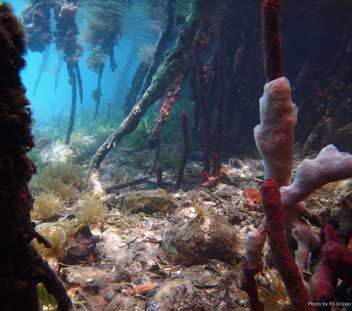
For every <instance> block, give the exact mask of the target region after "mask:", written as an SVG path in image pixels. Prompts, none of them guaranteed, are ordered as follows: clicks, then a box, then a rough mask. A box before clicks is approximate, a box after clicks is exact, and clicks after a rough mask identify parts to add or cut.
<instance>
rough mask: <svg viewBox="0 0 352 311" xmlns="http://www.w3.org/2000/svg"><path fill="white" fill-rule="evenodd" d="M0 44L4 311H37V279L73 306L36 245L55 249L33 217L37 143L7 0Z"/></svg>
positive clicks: (64, 309) (62, 309)
mask: <svg viewBox="0 0 352 311" xmlns="http://www.w3.org/2000/svg"><path fill="white" fill-rule="evenodd" d="M0 46H1V47H2V48H1V52H0V53H1V57H0V68H1V73H2V78H1V79H0V136H1V137H0V139H1V144H2V145H1V149H0V163H1V165H0V207H1V210H2V214H1V225H0V237H1V243H0V310H2V311H22V310H26V311H38V310H39V301H38V294H37V284H38V283H43V284H44V286H45V287H46V289H47V290H48V292H49V293H51V294H53V295H54V297H55V298H56V300H57V302H58V310H59V311H68V310H72V303H71V301H70V299H69V297H68V296H67V294H66V291H65V288H64V286H63V284H62V283H61V281H60V280H59V279H58V277H57V276H56V274H55V273H54V271H53V270H51V268H50V266H49V265H48V263H47V262H46V261H44V260H43V259H42V258H41V257H40V255H39V254H38V253H37V251H36V250H35V249H34V248H33V246H32V245H31V241H32V240H33V239H37V240H38V242H39V243H42V244H44V245H45V246H46V247H50V243H49V242H48V241H46V240H45V239H44V238H43V237H41V236H40V235H39V234H38V233H37V232H36V231H35V224H34V223H33V222H31V218H30V212H31V209H32V207H33V198H32V195H31V193H30V191H29V188H28V182H29V180H30V179H31V177H32V175H33V174H34V172H35V166H34V164H33V162H32V161H31V160H30V159H29V158H28V156H27V152H29V151H30V150H31V148H32V147H33V146H34V142H33V137H32V134H31V126H32V125H31V111H30V109H29V107H28V105H29V101H28V99H27V98H26V97H25V88H24V86H23V85H22V83H21V78H20V70H21V69H22V68H23V67H24V65H25V61H24V59H23V54H24V53H25V42H24V34H23V32H22V31H21V26H20V24H19V23H18V21H17V19H16V17H15V16H14V15H13V14H12V11H11V9H10V7H9V6H8V5H6V4H2V5H0Z"/></svg>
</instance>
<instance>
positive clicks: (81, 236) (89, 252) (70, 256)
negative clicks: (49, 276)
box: [62, 226, 99, 265]
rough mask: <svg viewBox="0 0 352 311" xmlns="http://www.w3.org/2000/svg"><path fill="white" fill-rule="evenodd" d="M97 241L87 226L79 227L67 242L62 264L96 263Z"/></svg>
mask: <svg viewBox="0 0 352 311" xmlns="http://www.w3.org/2000/svg"><path fill="white" fill-rule="evenodd" d="M98 240H99V239H98V238H97V237H96V236H94V235H93V234H92V232H91V231H90V229H89V227H88V226H83V227H81V228H80V229H79V230H78V231H77V232H76V233H75V235H74V236H73V238H72V239H71V240H70V241H68V243H67V246H66V249H65V256H64V258H63V260H62V262H63V263H64V264H68V265H74V264H81V263H89V264H92V263H93V262H97V260H98V250H97V248H96V244H97V242H98Z"/></svg>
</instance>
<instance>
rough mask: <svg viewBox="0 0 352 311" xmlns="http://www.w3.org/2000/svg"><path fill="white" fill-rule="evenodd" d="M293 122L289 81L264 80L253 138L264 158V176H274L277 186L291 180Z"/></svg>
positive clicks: (294, 109)
mask: <svg viewBox="0 0 352 311" xmlns="http://www.w3.org/2000/svg"><path fill="white" fill-rule="evenodd" d="M296 121H297V108H296V105H295V104H294V103H293V102H292V99H291V86H290V82H289V81H288V80H287V79H286V78H285V77H281V78H278V79H276V80H273V81H271V82H268V83H266V84H265V86H264V95H263V97H262V98H261V99H260V124H258V125H257V126H256V127H255V128H254V138H255V141H256V145H257V148H258V150H259V152H260V154H261V155H262V156H263V159H264V170H265V171H264V173H265V178H275V179H276V180H277V182H278V184H279V186H283V185H288V184H289V183H290V181H291V172H292V164H293V152H294V128H295V125H296Z"/></svg>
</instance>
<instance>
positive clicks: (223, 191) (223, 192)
mask: <svg viewBox="0 0 352 311" xmlns="http://www.w3.org/2000/svg"><path fill="white" fill-rule="evenodd" d="M214 194H216V195H217V196H219V197H220V198H223V199H231V197H232V196H233V195H235V194H236V190H235V189H234V187H233V186H229V185H225V184H218V185H217V187H216V190H215V192H214Z"/></svg>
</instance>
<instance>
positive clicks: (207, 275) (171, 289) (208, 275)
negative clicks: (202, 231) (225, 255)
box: [145, 260, 240, 311]
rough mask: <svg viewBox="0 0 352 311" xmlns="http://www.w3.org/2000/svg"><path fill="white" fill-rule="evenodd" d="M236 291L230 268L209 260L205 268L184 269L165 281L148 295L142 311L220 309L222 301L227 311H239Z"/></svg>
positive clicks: (203, 310) (234, 278)
mask: <svg viewBox="0 0 352 311" xmlns="http://www.w3.org/2000/svg"><path fill="white" fill-rule="evenodd" d="M238 292H240V291H239V290H238V285H237V281H236V275H235V273H234V272H233V269H232V267H231V266H229V265H227V264H225V263H222V262H220V261H217V260H212V261H210V262H209V263H207V264H205V265H201V266H192V267H190V268H185V269H183V270H182V271H181V272H180V273H179V274H178V275H177V276H174V277H173V278H172V279H171V280H166V281H164V283H162V284H160V285H159V287H157V288H156V289H155V290H153V291H152V292H150V294H149V295H148V301H147V303H146V309H145V310H146V311H157V310H158V311H176V310H192V311H195V310H199V311H200V310H201V311H208V310H209V311H210V310H219V309H218V308H219V306H220V305H221V304H224V300H225V303H226V305H227V307H228V309H226V310H240V309H238V306H239V305H238V300H239V299H238V298H239V297H238V296H237V294H238ZM225 293H226V294H225ZM224 294H225V296H226V297H224ZM220 310H221V309H220Z"/></svg>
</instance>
